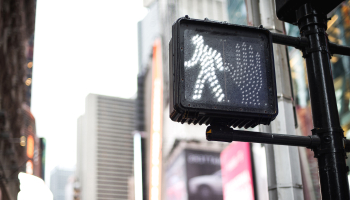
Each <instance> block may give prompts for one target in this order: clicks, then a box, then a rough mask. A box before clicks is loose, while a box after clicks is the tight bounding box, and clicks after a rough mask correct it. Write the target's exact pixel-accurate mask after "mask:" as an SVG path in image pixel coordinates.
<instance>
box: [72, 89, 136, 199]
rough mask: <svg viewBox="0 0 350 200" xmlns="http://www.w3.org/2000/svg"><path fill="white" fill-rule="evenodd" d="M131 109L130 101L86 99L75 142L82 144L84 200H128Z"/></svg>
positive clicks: (80, 165)
mask: <svg viewBox="0 0 350 200" xmlns="http://www.w3.org/2000/svg"><path fill="white" fill-rule="evenodd" d="M134 107H135V103H134V100H131V99H122V98H117V97H109V96H102V95H96V94H89V95H88V96H87V97H86V107H85V114H84V116H83V117H81V118H79V120H78V137H80V138H78V141H80V142H82V143H83V144H80V145H78V147H80V148H81V149H80V150H79V149H78V151H77V152H78V156H77V157H78V162H81V164H79V163H78V165H77V166H78V167H79V169H78V172H79V173H78V176H79V177H78V179H79V180H80V183H81V197H82V199H83V200H96V199H97V200H104V199H127V197H128V178H129V177H131V176H132V175H133V138H132V134H131V133H132V131H133V130H134ZM79 126H82V127H79ZM79 132H80V133H79ZM78 143H79V142H78ZM79 154H80V155H79ZM79 157H80V158H79Z"/></svg>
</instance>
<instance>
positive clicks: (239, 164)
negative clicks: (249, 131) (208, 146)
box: [221, 142, 254, 200]
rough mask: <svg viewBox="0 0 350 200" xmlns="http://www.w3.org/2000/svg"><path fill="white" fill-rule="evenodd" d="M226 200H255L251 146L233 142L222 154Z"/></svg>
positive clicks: (245, 143)
mask: <svg viewBox="0 0 350 200" xmlns="http://www.w3.org/2000/svg"><path fill="white" fill-rule="evenodd" d="M221 170H222V177H223V178H222V182H223V195H224V200H229V199H240V200H254V185H253V184H254V182H253V172H252V162H251V154H250V146H249V143H247V142H232V143H231V144H230V146H228V147H227V148H226V149H225V150H224V151H222V153H221Z"/></svg>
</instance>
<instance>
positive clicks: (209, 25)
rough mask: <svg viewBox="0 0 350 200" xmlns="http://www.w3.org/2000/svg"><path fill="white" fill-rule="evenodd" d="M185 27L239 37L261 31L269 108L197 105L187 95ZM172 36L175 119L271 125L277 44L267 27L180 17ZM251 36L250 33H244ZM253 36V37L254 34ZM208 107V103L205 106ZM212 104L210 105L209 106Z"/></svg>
mask: <svg viewBox="0 0 350 200" xmlns="http://www.w3.org/2000/svg"><path fill="white" fill-rule="evenodd" d="M185 30H200V31H203V32H206V33H213V34H219V35H232V36H238V37H240V36H239V32H240V31H241V32H243V33H249V34H251V35H253V34H257V36H256V38H258V37H264V38H266V41H265V40H264V42H265V44H266V50H265V51H264V52H265V57H264V58H263V59H265V62H266V64H265V70H266V76H267V77H265V78H266V82H267V88H268V91H266V92H268V93H269V94H268V102H269V103H271V104H270V105H269V106H270V108H269V109H265V110H264V111H263V109H259V110H258V109H253V108H247V107H237V106H236V107H233V106H230V105H217V104H216V105H213V106H212V107H211V108H203V107H201V106H198V105H197V106H196V105H193V102H188V101H187V100H186V98H185V85H186V82H185V74H184V71H185V70H184V69H185V68H184V51H185V49H184V48H185V46H184V43H185V42H184V41H185ZM172 35H173V37H172V39H171V41H170V43H169V62H170V63H169V66H170V69H169V82H170V84H169V86H170V118H171V119H172V120H173V121H176V122H181V123H188V124H191V123H192V124H200V125H202V124H206V125H209V124H212V123H223V124H225V125H228V126H233V127H240V128H241V127H244V128H249V127H255V126H256V125H258V124H264V125H268V124H270V122H271V121H272V120H274V119H275V118H276V116H277V114H278V101H277V88H276V78H275V66H274V57H273V44H272V35H271V32H270V31H269V30H267V29H263V28H256V27H249V26H241V25H235V24H229V23H226V22H224V23H221V22H215V21H209V20H199V19H190V18H188V17H183V18H179V19H178V20H177V21H176V22H175V23H174V24H173V27H172ZM244 37H247V36H244ZM252 38H253V37H252ZM204 107H205V106H204ZM206 107H208V106H206Z"/></svg>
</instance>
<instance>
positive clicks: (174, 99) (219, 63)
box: [169, 17, 278, 128]
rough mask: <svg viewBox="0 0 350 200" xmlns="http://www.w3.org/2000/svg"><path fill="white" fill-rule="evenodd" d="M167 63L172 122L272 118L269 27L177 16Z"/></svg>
mask: <svg viewBox="0 0 350 200" xmlns="http://www.w3.org/2000/svg"><path fill="white" fill-rule="evenodd" d="M169 62H170V63H169V66H170V69H169V82H170V84H169V85H170V118H171V119H172V120H173V121H176V122H181V123H188V124H199V125H202V124H206V125H209V124H213V123H224V124H225V125H227V126H233V127H240V128H241V127H244V128H249V127H255V126H256V125H258V124H265V125H268V124H270V122H271V121H272V120H274V119H275V118H276V116H277V114H278V102H277V94H276V81H275V68H274V59H273V46H272V37H271V33H270V31H268V30H266V29H262V28H255V27H248V26H240V25H234V24H228V23H221V22H215V21H209V20H198V19H189V18H188V17H185V18H180V19H178V20H177V21H176V22H175V23H174V24H173V27H172V39H171V41H170V43H169Z"/></svg>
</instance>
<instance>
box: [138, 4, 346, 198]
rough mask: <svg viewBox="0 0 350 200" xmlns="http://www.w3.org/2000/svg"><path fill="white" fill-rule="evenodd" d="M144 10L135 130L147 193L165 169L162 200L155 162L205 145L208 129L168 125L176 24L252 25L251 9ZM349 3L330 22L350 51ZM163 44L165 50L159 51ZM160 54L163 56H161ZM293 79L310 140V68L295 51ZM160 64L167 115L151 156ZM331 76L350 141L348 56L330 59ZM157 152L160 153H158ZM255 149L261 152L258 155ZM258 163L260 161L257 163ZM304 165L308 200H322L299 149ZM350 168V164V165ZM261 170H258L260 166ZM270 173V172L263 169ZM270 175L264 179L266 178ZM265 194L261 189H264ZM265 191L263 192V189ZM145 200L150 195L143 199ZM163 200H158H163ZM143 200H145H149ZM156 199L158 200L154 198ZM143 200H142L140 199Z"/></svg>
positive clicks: (314, 170)
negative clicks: (182, 20)
mask: <svg viewBox="0 0 350 200" xmlns="http://www.w3.org/2000/svg"><path fill="white" fill-rule="evenodd" d="M144 6H145V7H147V8H149V13H148V15H147V16H146V17H145V18H144V19H143V20H142V21H141V22H139V29H138V33H139V37H138V38H139V79H138V82H139V84H138V91H139V92H140V93H139V94H138V99H137V102H138V103H137V106H136V113H137V114H138V117H136V119H137V120H136V123H137V124H139V125H141V126H138V127H137V128H136V129H137V130H138V131H142V132H143V135H142V136H143V140H144V141H145V145H144V148H145V151H146V152H147V153H146V157H145V160H143V162H145V163H146V167H143V168H142V169H143V170H142V173H143V174H142V178H143V182H144V183H145V184H144V185H143V189H144V191H147V192H150V191H151V190H152V187H153V186H152V182H151V180H152V171H151V169H152V168H153V167H160V168H159V169H160V170H161V172H160V182H159V183H160V185H161V187H162V188H161V189H160V192H159V194H160V195H161V197H162V199H163V198H164V199H166V197H165V194H166V189H165V187H167V186H166V182H167V181H168V180H166V178H165V177H166V172H165V170H166V169H164V167H162V166H161V165H157V166H155V165H152V160H153V158H154V157H157V158H160V162H161V163H162V164H163V165H164V164H165V163H166V162H167V160H168V159H169V158H170V157H171V154H172V149H173V145H174V144H175V143H176V142H177V141H179V140H185V141H189V140H197V141H199V142H203V141H205V140H206V139H205V134H204V133H205V127H204V126H193V125H182V124H179V123H174V122H172V121H171V120H170V119H169V107H168V106H169V104H168V102H169V96H168V95H169V89H168V88H169V83H168V76H169V72H168V69H169V55H168V54H169V52H168V48H169V41H170V39H171V30H172V29H171V27H172V24H173V23H174V22H175V21H176V20H177V19H178V18H179V17H184V16H185V15H188V16H189V17H190V18H198V19H204V18H205V17H206V18H209V19H210V20H217V21H228V22H229V23H234V24H242V25H247V17H248V16H247V8H246V1H243V0H190V1H186V0H178V1H175V0H144ZM349 16H350V1H349V0H347V1H345V2H343V3H342V4H341V5H339V6H338V7H337V8H336V9H334V10H333V11H332V12H331V13H330V14H329V16H328V17H331V20H329V22H328V31H327V32H328V35H329V40H330V41H331V42H334V43H338V44H342V45H348V46H349V45H350V34H349V32H350V17H349ZM286 33H287V34H289V35H292V36H299V30H298V27H296V26H293V25H290V24H286ZM157 41H160V43H161V45H160V46H158V42H157ZM159 49H160V52H161V56H158V55H157V51H158V50H159ZM288 51H289V58H290V67H291V75H292V79H293V92H294V99H293V100H294V103H295V108H296V116H297V119H298V120H297V121H298V125H299V126H298V128H297V133H299V134H302V135H310V134H311V129H312V128H313V124H312V116H311V108H310V99H309V94H308V82H307V74H306V68H305V62H304V60H303V58H302V53H301V52H300V51H299V50H297V49H294V48H291V47H288ZM159 62H160V63H161V64H160V65H161V74H162V76H158V78H161V79H162V80H163V81H162V84H161V90H162V91H163V92H162V94H161V101H160V102H161V103H162V108H163V109H162V110H161V112H158V111H157V112H158V114H159V115H161V116H162V118H161V120H160V122H161V124H162V126H161V129H160V136H161V139H160V144H159V145H160V147H159V148H160V149H161V153H160V154H158V155H155V154H152V153H151V152H154V150H152V149H153V148H155V147H154V145H153V144H154V140H153V139H152V137H153V136H152V134H153V133H154V131H153V130H152V128H153V125H154V121H152V119H153V118H154V117H156V119H157V117H158V116H155V115H154V113H155V111H154V109H153V107H152V106H154V105H153V104H152V102H154V101H155V100H156V101H159V100H157V99H155V98H158V97H155V96H154V95H153V94H154V91H156V90H157V86H156V84H155V83H156V81H155V78H154V77H155V71H159V69H158V67H159ZM331 63H332V71H333V78H334V86H335V90H336V98H337V101H338V111H339V115H340V119H341V125H342V127H343V129H344V136H346V137H348V138H350V81H349V80H350V68H349V67H350V58H349V57H347V56H338V55H334V56H333V57H332V59H331ZM157 148H158V147H157ZM254 149H258V150H257V152H259V153H257V152H255V153H254ZM263 149H264V148H263V146H260V147H258V146H255V147H253V148H251V151H252V152H253V154H257V155H260V154H261V155H262V154H264V150H263ZM257 157H259V156H253V158H254V160H255V159H257V161H254V162H256V163H266V159H265V157H264V156H260V157H261V158H264V159H258V158H257ZM258 160H259V161H258ZM300 160H301V165H302V174H303V185H304V187H303V189H304V196H305V199H306V200H314V199H320V198H321V197H320V192H319V191H320V187H319V177H318V165H317V160H316V159H315V158H314V154H313V152H311V151H310V150H305V149H300ZM347 162H348V165H349V164H350V159H348V161H347ZM258 165H259V164H258ZM264 169H265V168H264ZM263 171H264V170H262V171H261V170H260V171H259V172H258V171H257V170H256V169H255V171H254V173H255V174H256V173H260V175H261V176H265V175H266V169H265V171H264V172H263ZM264 174H265V175H264ZM135 178H136V177H135ZM254 184H256V188H255V189H256V190H257V191H255V192H256V194H258V193H261V194H258V195H259V198H262V197H263V198H267V196H266V195H265V194H263V193H264V191H265V189H266V188H265V187H266V181H262V182H261V181H260V182H259V181H255V183H254ZM259 188H260V189H259ZM261 188H262V189H261ZM144 196H145V193H144ZM146 196H147V199H152V195H151V194H149V193H148V194H147V195H146ZM161 197H160V196H159V198H161ZM144 199H146V198H145V197H144ZM154 199H156V197H154ZM137 200H138V199H137Z"/></svg>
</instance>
